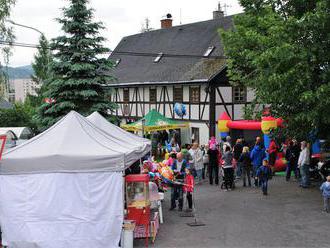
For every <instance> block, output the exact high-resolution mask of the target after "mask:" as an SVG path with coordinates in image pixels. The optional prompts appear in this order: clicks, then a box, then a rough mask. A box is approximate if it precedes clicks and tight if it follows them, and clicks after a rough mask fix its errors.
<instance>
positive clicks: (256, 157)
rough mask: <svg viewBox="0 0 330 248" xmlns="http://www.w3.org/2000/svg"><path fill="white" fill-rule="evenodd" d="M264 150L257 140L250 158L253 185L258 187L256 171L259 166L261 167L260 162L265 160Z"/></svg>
mask: <svg viewBox="0 0 330 248" xmlns="http://www.w3.org/2000/svg"><path fill="white" fill-rule="evenodd" d="M265 156H266V154H265V149H264V148H263V146H262V144H261V141H260V140H257V142H256V144H255V146H254V147H253V149H252V151H251V154H250V157H251V161H252V165H253V177H254V185H255V186H256V187H257V186H260V184H259V183H258V178H257V176H256V173H257V170H258V169H259V167H260V166H262V161H263V159H264V158H265Z"/></svg>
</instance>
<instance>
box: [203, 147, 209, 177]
mask: <svg viewBox="0 0 330 248" xmlns="http://www.w3.org/2000/svg"><path fill="white" fill-rule="evenodd" d="M208 151H209V144H205V146H204V149H203V179H205V176H206V170H207V169H208V167H209V155H208Z"/></svg>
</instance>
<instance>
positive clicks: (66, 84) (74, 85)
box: [40, 0, 114, 128]
mask: <svg viewBox="0 0 330 248" xmlns="http://www.w3.org/2000/svg"><path fill="white" fill-rule="evenodd" d="M87 4H88V0H70V4H69V6H68V7H67V8H63V17H62V18H59V19H57V20H58V22H59V23H60V24H61V25H62V31H63V32H64V35H62V36H59V37H57V38H55V39H53V40H52V41H51V44H50V47H51V50H52V51H53V56H54V61H53V62H52V63H51V72H52V79H51V80H50V82H49V85H48V88H49V89H48V90H47V92H45V94H44V97H47V98H48V99H51V101H50V103H43V105H42V106H41V109H40V110H41V111H40V114H41V118H42V124H43V126H44V127H45V128H46V127H49V126H50V125H52V124H54V123H55V122H56V121H57V120H59V119H60V118H61V117H63V116H64V115H66V114H67V113H68V112H70V111H71V110H75V111H77V112H79V113H81V114H83V115H88V114H90V113H92V112H94V111H99V112H100V113H101V114H103V115H105V116H106V115H107V114H108V113H109V111H111V110H113V108H114V105H113V104H112V103H111V102H110V97H109V96H108V94H107V90H106V89H105V88H104V85H105V84H107V82H109V81H111V80H112V77H111V76H110V75H109V71H110V70H111V68H112V67H113V64H112V63H111V62H110V61H109V60H107V59H106V58H104V57H103V58H102V57H100V55H102V54H105V53H108V52H109V49H108V48H105V47H104V46H103V45H102V43H103V42H104V41H105V38H103V37H101V36H100V33H99V31H100V30H101V29H104V27H103V25H102V23H100V22H92V18H93V9H90V8H88V7H87Z"/></svg>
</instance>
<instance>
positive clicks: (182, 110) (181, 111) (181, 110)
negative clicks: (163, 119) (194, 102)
mask: <svg viewBox="0 0 330 248" xmlns="http://www.w3.org/2000/svg"><path fill="white" fill-rule="evenodd" d="M174 112H175V113H176V114H177V115H178V116H179V117H183V116H185V115H186V114H187V111H186V106H185V105H183V104H182V103H176V104H175V105H174Z"/></svg>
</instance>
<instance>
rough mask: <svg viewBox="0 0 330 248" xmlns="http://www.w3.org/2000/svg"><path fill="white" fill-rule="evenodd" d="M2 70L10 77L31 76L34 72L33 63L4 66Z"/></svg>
mask: <svg viewBox="0 0 330 248" xmlns="http://www.w3.org/2000/svg"><path fill="white" fill-rule="evenodd" d="M1 70H2V71H4V72H5V73H8V77H9V79H18V78H30V77H31V75H32V74H33V69H32V66H31V65H25V66H19V67H3V68H2V69H1Z"/></svg>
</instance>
